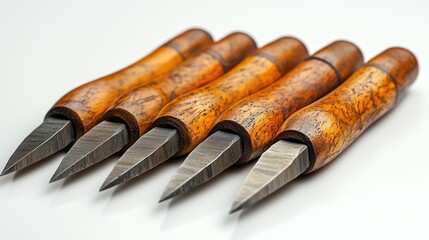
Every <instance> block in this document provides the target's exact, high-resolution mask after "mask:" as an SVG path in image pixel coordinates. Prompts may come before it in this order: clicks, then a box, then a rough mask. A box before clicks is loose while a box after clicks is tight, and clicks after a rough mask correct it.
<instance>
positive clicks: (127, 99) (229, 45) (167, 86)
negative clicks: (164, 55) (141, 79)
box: [106, 33, 256, 144]
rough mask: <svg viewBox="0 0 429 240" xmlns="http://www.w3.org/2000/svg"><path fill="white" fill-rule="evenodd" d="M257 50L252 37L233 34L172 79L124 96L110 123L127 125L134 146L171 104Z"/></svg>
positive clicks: (160, 80)
mask: <svg viewBox="0 0 429 240" xmlns="http://www.w3.org/2000/svg"><path fill="white" fill-rule="evenodd" d="M255 48H256V44H255V43H254V41H253V40H252V38H250V37H249V36H248V35H246V34H243V33H233V34H230V35H228V36H227V37H225V38H224V39H222V40H220V41H219V42H217V43H215V44H213V45H212V46H211V47H209V48H208V49H207V50H205V51H204V52H202V53H200V54H199V55H198V56H196V57H194V58H192V59H191V60H189V61H187V62H186V63H185V64H183V65H182V66H180V67H178V68H177V69H175V70H174V71H173V72H171V73H170V74H169V75H167V76H165V77H163V78H162V79H159V80H157V81H155V82H152V83H149V84H146V85H144V86H142V87H140V88H137V89H135V90H132V91H130V92H129V93H127V94H126V95H124V96H123V97H122V98H121V99H119V100H118V101H117V102H116V106H115V107H114V108H113V109H111V110H109V111H108V112H107V113H106V119H109V120H113V121H115V120H116V121H118V120H119V121H122V122H125V123H126V124H127V125H128V127H129V130H130V144H132V143H134V142H135V141H136V140H137V139H138V138H139V137H140V136H141V135H142V134H144V133H145V132H146V131H147V130H148V129H149V127H150V125H151V124H152V122H153V120H154V119H155V118H156V116H157V114H158V112H159V111H160V110H161V109H162V108H163V107H164V106H165V105H166V104H167V103H168V102H170V101H171V100H173V99H174V98H176V97H178V96H180V95H182V94H184V93H187V92H189V91H191V90H194V89H196V88H198V87H200V86H203V85H205V84H207V83H209V82H211V81H213V80H215V79H217V78H219V77H220V76H222V75H223V74H224V73H225V72H226V71H228V70H229V69H230V68H231V67H233V66H234V65H236V64H237V63H238V62H239V61H241V60H242V59H243V58H244V57H246V56H247V55H248V54H249V53H250V52H252V51H254V50H255Z"/></svg>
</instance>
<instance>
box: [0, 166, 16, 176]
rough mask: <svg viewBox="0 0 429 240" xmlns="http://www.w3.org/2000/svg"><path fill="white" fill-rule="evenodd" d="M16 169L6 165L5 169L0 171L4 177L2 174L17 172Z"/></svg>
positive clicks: (0, 174)
mask: <svg viewBox="0 0 429 240" xmlns="http://www.w3.org/2000/svg"><path fill="white" fill-rule="evenodd" d="M15 171H16V170H15V169H13V168H11V167H5V168H4V169H3V171H2V172H1V173H0V177H2V176H5V175H8V174H9V173H13V172H15Z"/></svg>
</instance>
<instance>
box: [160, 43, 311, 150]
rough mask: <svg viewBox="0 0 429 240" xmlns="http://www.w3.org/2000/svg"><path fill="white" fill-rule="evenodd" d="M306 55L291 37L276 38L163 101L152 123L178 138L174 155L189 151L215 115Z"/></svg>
mask: <svg viewBox="0 0 429 240" xmlns="http://www.w3.org/2000/svg"><path fill="white" fill-rule="evenodd" d="M307 57H308V52H307V49H306V47H305V46H304V44H303V43H302V42H300V41H299V40H297V39H295V38H290V37H284V38H280V39H278V40H276V41H274V42H272V43H270V44H268V45H266V46H264V47H263V48H260V49H258V50H257V51H256V52H255V53H254V54H252V55H251V56H249V57H247V58H246V59H245V60H244V61H242V62H241V63H240V64H239V65H238V66H236V67H235V68H234V69H232V70H231V71H229V72H228V73H227V74H226V75H224V76H223V77H221V78H219V79H217V80H216V81H214V82H212V83H210V84H208V85H206V86H204V87H202V88H199V89H196V90H194V91H192V92H189V93H187V94H185V95H182V96H180V97H178V98H176V99H175V100H173V101H172V102H170V103H169V104H167V105H166V106H165V107H164V108H163V109H162V111H161V112H160V113H159V114H158V117H157V119H156V120H155V121H154V124H153V125H154V126H172V127H175V128H176V129H178V131H179V135H180V138H181V141H180V146H179V148H180V149H181V151H180V152H179V153H178V154H177V155H183V154H186V153H189V152H190V151H192V150H193V149H194V148H195V147H196V146H197V145H198V144H199V143H201V142H202V141H203V140H204V139H205V138H206V137H207V136H208V134H209V132H210V129H211V128H212V127H213V125H214V123H215V121H216V119H217V117H219V115H220V114H221V113H222V112H223V111H225V110H226V109H227V108H228V107H229V106H230V105H232V104H233V103H234V102H237V101H238V100H240V99H242V98H244V97H246V96H249V95H250V94H253V93H255V92H256V91H258V90H260V89H262V88H264V87H266V86H268V85H270V84H271V83H273V82H274V81H276V80H278V79H279V78H280V77H281V76H282V75H283V74H284V73H285V72H288V71H290V70H291V69H292V68H293V67H295V66H296V65H297V64H298V63H300V62H301V61H303V60H304V59H305V58H307Z"/></svg>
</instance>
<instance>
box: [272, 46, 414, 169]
mask: <svg viewBox="0 0 429 240" xmlns="http://www.w3.org/2000/svg"><path fill="white" fill-rule="evenodd" d="M417 73H418V64H417V60H416V58H415V57H414V56H413V54H412V53H410V52H409V51H408V50H405V49H401V48H391V49H388V50H386V51H385V52H383V53H381V54H380V55H378V56H377V57H375V58H373V59H372V60H371V61H369V62H368V63H367V64H366V65H365V66H363V67H361V68H360V69H359V70H358V71H357V72H356V73H354V74H353V75H352V76H351V77H350V78H349V79H348V80H347V81H345V82H344V83H343V84H342V85H341V86H340V87H338V88H337V89H336V90H335V91H333V92H331V93H330V94H329V95H327V96H325V97H324V98H322V99H320V100H319V101H317V102H315V103H313V104H311V105H309V106H307V107H305V108H303V109H302V110H300V111H298V112H296V113H295V114H293V115H292V116H291V117H290V118H289V119H288V120H286V122H285V123H284V124H283V125H282V128H281V130H280V134H279V136H278V137H277V139H278V140H280V139H291V140H294V141H299V142H302V143H305V144H306V145H307V146H308V147H309V152H310V161H311V163H312V164H311V166H310V167H309V169H308V170H307V172H312V171H315V170H317V169H319V168H321V167H323V166H324V165H326V164H327V163H329V162H330V161H332V160H333V159H334V158H335V157H336V156H338V154H340V153H341V152H342V151H343V150H344V149H345V148H347V147H348V146H349V145H350V144H351V143H352V142H353V141H354V140H355V139H356V138H358V137H359V135H360V134H361V133H362V132H363V131H365V129H366V128H367V127H368V126H370V125H371V124H372V123H373V122H375V121H376V120H377V119H379V118H380V117H381V116H383V115H384V114H385V113H386V112H388V111H389V110H391V109H392V108H393V107H394V106H395V104H396V102H397V99H398V96H399V95H402V93H403V91H404V90H405V89H406V88H407V87H408V86H409V85H410V84H411V83H412V82H413V81H414V80H415V78H416V77H417Z"/></svg>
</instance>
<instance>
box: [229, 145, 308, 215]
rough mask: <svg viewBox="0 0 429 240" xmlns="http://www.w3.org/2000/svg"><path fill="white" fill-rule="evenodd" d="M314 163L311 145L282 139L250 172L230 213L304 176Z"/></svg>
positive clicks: (263, 155) (264, 154)
mask: <svg viewBox="0 0 429 240" xmlns="http://www.w3.org/2000/svg"><path fill="white" fill-rule="evenodd" d="M309 165H310V160H309V158H308V149H307V146H306V145H304V144H300V143H293V142H288V141H284V140H281V141H278V142H276V143H275V144H274V145H272V146H271V147H270V148H269V149H268V150H267V151H266V152H264V153H263V154H262V156H261V157H260V159H259V160H258V162H257V163H256V164H255V166H254V167H253V168H252V170H251V171H250V173H249V175H247V177H246V179H245V180H244V183H243V185H242V187H241V190H240V192H239V194H238V196H237V198H236V199H235V201H234V204H233V206H232V208H231V211H230V213H233V212H235V211H238V210H240V209H242V208H246V207H249V206H251V205H253V204H255V203H256V202H259V201H260V200H261V199H263V198H265V197H267V196H268V195H270V194H272V193H273V192H275V191H276V190H278V189H279V188H281V187H282V186H284V185H286V184H287V183H288V182H290V181H292V180H293V179H295V178H296V177H298V176H299V175H301V174H302V173H303V172H304V171H305V170H306V169H307V168H308V167H309Z"/></svg>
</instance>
